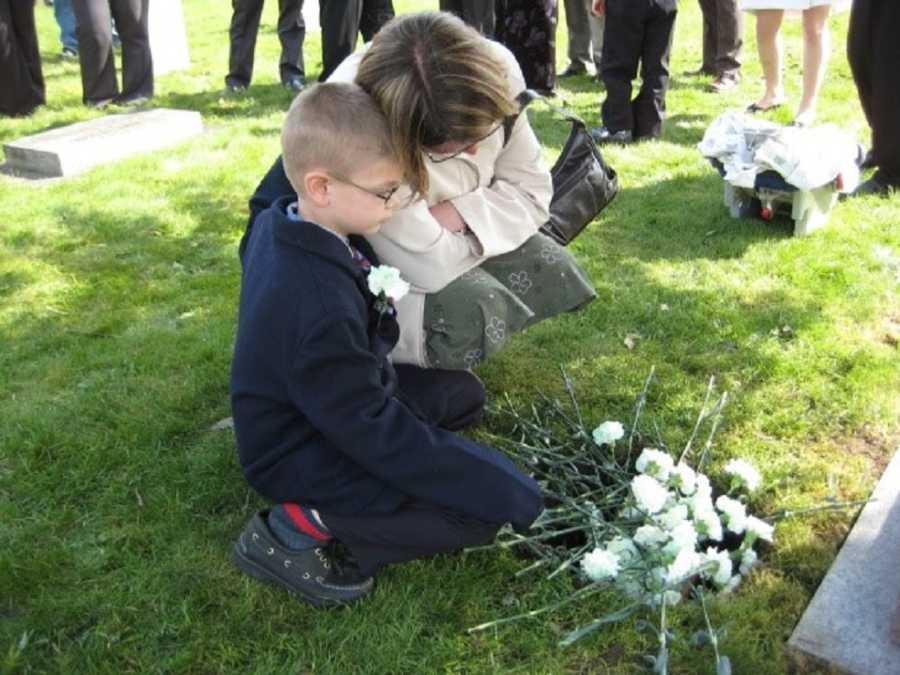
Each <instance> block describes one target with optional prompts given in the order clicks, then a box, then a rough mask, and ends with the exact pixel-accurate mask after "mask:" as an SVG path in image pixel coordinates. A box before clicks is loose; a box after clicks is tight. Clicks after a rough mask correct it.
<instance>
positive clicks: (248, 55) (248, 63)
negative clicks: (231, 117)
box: [225, 0, 263, 87]
mask: <svg viewBox="0 0 900 675" xmlns="http://www.w3.org/2000/svg"><path fill="white" fill-rule="evenodd" d="M231 7H232V12H233V13H232V15H231V27H230V28H229V29H228V36H229V39H230V47H229V53H228V75H227V77H226V78H225V84H227V85H232V86H240V87H246V86H248V85H249V84H250V80H252V79H253V54H254V52H255V51H256V34H257V33H258V32H259V18H260V16H261V15H262V9H263V0H232V2H231Z"/></svg>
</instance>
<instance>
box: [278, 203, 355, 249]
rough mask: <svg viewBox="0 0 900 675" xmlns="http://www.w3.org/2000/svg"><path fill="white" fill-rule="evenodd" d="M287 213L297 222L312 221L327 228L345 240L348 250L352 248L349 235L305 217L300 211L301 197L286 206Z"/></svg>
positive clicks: (317, 225)
mask: <svg viewBox="0 0 900 675" xmlns="http://www.w3.org/2000/svg"><path fill="white" fill-rule="evenodd" d="M285 214H286V215H287V217H288V220H292V221H294V222H295V223H299V222H306V223H312V224H313V225H315V226H316V227H321V228H322V229H323V230H325V231H326V232H328V233H329V234H331V235H332V236H334V237H337V238H338V239H340V240H341V241H342V242H344V245H345V246H346V247H347V249H348V250H349V249H350V240H349V239H347V237H346V236H345V235H343V234H341V233H339V232H335V231H334V230H332V229H331V228H328V227H325V226H324V225H320V224H319V223H316V222H314V221H312V220H306V218H304V217H303V214H302V213H300V198H299V197H298V198H297V201H295V202H293V203H291V204H288V205H287V207H286V208H285Z"/></svg>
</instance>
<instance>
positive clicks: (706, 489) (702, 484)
mask: <svg viewBox="0 0 900 675" xmlns="http://www.w3.org/2000/svg"><path fill="white" fill-rule="evenodd" d="M694 496H695V497H701V498H702V497H706V498H707V499H709V500H712V485H710V483H709V478H708V477H707V476H706V474H703V473H698V474H697V480H696V492H695V493H694Z"/></svg>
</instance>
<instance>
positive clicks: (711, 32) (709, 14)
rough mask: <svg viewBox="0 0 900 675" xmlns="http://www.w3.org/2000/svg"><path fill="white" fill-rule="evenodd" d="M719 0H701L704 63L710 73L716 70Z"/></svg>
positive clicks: (703, 66) (704, 68)
mask: <svg viewBox="0 0 900 675" xmlns="http://www.w3.org/2000/svg"><path fill="white" fill-rule="evenodd" d="M717 3H718V0H700V12H701V14H702V15H703V65H702V68H703V70H705V71H706V72H708V73H714V72H715V70H716V44H717V42H718V40H717V36H716V26H717V22H716V5H717Z"/></svg>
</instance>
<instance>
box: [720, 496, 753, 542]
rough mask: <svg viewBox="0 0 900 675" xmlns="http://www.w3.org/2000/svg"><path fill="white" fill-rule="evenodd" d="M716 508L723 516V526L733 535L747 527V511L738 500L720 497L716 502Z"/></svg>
mask: <svg viewBox="0 0 900 675" xmlns="http://www.w3.org/2000/svg"><path fill="white" fill-rule="evenodd" d="M716 508H717V509H719V512H720V513H722V515H724V516H725V525H726V526H727V527H728V529H729V530H731V531H732V532H734V533H735V534H740V533H741V532H743V531H744V528H746V527H747V509H746V508H745V507H744V505H743V504H741V503H740V502H739V501H738V500H736V499H732V498H731V497H727V496H725V495H722V496H721V497H719V498H718V499H717V500H716Z"/></svg>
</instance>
